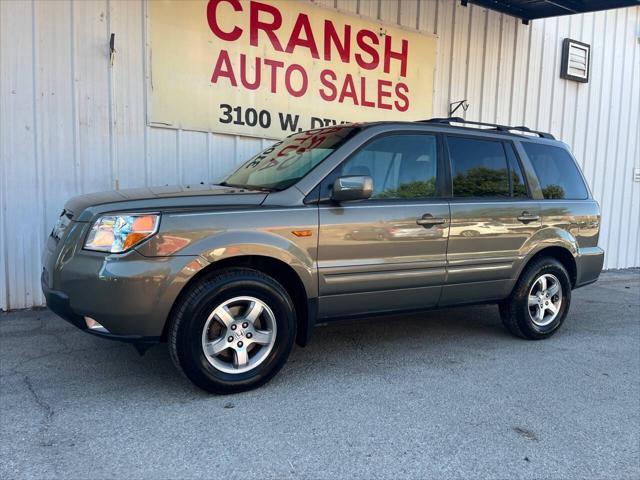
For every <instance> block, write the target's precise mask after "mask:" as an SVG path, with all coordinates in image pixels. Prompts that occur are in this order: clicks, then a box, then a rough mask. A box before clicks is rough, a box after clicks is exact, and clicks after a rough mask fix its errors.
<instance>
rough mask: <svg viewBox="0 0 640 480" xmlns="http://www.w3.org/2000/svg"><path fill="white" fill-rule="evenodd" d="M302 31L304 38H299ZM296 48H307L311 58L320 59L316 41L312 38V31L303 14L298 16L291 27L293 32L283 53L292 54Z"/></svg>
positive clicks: (306, 17)
mask: <svg viewBox="0 0 640 480" xmlns="http://www.w3.org/2000/svg"><path fill="white" fill-rule="evenodd" d="M303 30H304V37H305V38H302V37H301V36H300V34H301V33H302V31H303ZM296 47H307V48H308V49H309V51H310V52H311V56H312V57H313V58H320V55H318V47H317V46H316V40H315V38H313V30H312V29H311V24H310V23H309V17H308V16H307V15H305V14H304V13H301V14H300V15H298V18H297V19H296V24H295V25H294V26H293V31H292V32H291V37H289V43H287V48H286V50H285V52H287V53H292V52H293V50H294V49H295V48H296Z"/></svg>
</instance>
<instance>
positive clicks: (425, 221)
mask: <svg viewBox="0 0 640 480" xmlns="http://www.w3.org/2000/svg"><path fill="white" fill-rule="evenodd" d="M416 223H417V224H418V225H422V226H423V227H424V228H429V227H432V226H434V225H442V224H443V223H446V220H445V219H444V218H440V217H434V216H433V215H431V214H430V213H427V214H425V215H423V216H422V218H419V219H417V220H416Z"/></svg>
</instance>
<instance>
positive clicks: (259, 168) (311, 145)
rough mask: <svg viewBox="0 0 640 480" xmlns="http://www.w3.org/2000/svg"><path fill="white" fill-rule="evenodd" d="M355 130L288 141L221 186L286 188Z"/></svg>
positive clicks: (305, 134)
mask: <svg viewBox="0 0 640 480" xmlns="http://www.w3.org/2000/svg"><path fill="white" fill-rule="evenodd" d="M358 130H359V128H358V127H353V126H337V127H332V128H322V129H318V130H309V131H307V132H302V133H298V134H296V135H292V136H290V137H287V138H285V139H284V140H282V141H280V142H277V143H274V144H273V145H271V146H270V147H269V148H267V149H266V150H264V151H263V152H261V153H259V154H258V155H256V156H255V157H253V158H251V159H250V160H249V161H248V162H246V163H245V164H244V165H242V166H241V167H240V168H239V169H238V170H236V171H235V172H233V173H232V174H231V175H229V176H228V177H227V178H226V180H225V181H224V182H222V185H228V186H232V187H241V188H247V189H255V190H284V189H285V188H289V187H290V186H292V185H294V184H295V183H297V182H298V181H299V180H300V179H302V177H304V176H305V175H306V174H307V173H309V172H310V171H311V170H312V169H313V168H314V167H315V166H316V165H318V164H319V163H320V162H322V161H323V160H324V159H325V158H327V157H328V156H329V155H330V154H331V153H333V152H334V151H335V150H336V149H337V148H338V147H339V146H341V145H342V144H343V143H344V142H345V141H346V140H348V139H349V138H351V137H352V136H353V135H354V134H355V133H356V132H357V131H358Z"/></svg>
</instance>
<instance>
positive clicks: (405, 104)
mask: <svg viewBox="0 0 640 480" xmlns="http://www.w3.org/2000/svg"><path fill="white" fill-rule="evenodd" d="M401 90H402V91H401ZM405 93H409V87H407V85H406V84H404V83H398V84H396V96H397V97H398V98H399V99H400V100H401V101H402V103H401V102H400V101H398V100H396V101H395V102H394V104H395V106H396V108H397V109H398V111H399V112H406V111H407V110H409V97H407V96H406V95H405Z"/></svg>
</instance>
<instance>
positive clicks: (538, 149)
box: [522, 142, 589, 200]
mask: <svg viewBox="0 0 640 480" xmlns="http://www.w3.org/2000/svg"><path fill="white" fill-rule="evenodd" d="M522 146H523V147H524V150H525V152H527V156H528V157H529V160H531V164H532V165H533V169H534V170H535V172H536V175H537V176H538V181H539V182H540V187H541V188H542V194H543V195H544V198H546V199H557V198H563V199H568V200H583V199H585V198H587V197H588V196H589V195H588V193H587V187H586V186H585V184H584V181H583V180H582V176H581V175H580V172H579V170H578V167H577V166H576V164H575V162H574V161H573V158H571V155H569V152H567V151H566V150H565V149H564V148H560V147H554V146H552V145H543V144H540V143H531V142H523V143H522Z"/></svg>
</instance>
